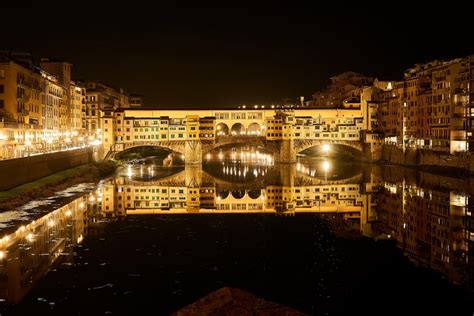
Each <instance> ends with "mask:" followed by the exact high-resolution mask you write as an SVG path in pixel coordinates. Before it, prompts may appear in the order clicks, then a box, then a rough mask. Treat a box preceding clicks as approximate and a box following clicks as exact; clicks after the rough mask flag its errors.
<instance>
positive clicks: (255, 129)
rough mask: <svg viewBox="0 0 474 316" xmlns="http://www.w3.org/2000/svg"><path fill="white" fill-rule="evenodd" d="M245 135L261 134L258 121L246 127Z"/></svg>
mask: <svg viewBox="0 0 474 316" xmlns="http://www.w3.org/2000/svg"><path fill="white" fill-rule="evenodd" d="M247 135H251V136H260V135H262V127H261V125H260V124H258V123H255V122H254V123H250V125H249V126H248V127H247Z"/></svg>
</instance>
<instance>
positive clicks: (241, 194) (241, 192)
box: [232, 190, 245, 199]
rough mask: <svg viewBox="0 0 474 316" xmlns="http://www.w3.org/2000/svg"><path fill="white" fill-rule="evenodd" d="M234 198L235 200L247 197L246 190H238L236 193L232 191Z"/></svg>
mask: <svg viewBox="0 0 474 316" xmlns="http://www.w3.org/2000/svg"><path fill="white" fill-rule="evenodd" d="M232 196H233V197H234V198H235V199H241V198H243V197H244V196H245V190H236V191H232Z"/></svg>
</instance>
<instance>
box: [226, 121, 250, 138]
mask: <svg viewBox="0 0 474 316" xmlns="http://www.w3.org/2000/svg"><path fill="white" fill-rule="evenodd" d="M230 135H231V136H240V135H246V130H245V127H244V125H243V124H242V123H235V124H234V125H232V128H231V129H230Z"/></svg>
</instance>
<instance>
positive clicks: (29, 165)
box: [0, 148, 92, 191]
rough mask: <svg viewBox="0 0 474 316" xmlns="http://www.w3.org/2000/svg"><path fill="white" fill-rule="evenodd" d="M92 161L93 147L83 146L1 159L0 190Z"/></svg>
mask: <svg viewBox="0 0 474 316" xmlns="http://www.w3.org/2000/svg"><path fill="white" fill-rule="evenodd" d="M91 161H92V149H90V148H81V149H76V150H70V151H63V152H57V153H51V154H45V155H38V156H31V157H25V158H18V159H11V160H0V191H5V190H9V189H11V188H14V187H16V186H19V185H22V184H25V183H27V182H30V181H33V180H36V179H39V178H43V177H46V176H49V175H51V174H53V173H56V172H59V171H62V170H65V169H69V168H74V167H77V166H79V165H83V164H86V163H89V162H91Z"/></svg>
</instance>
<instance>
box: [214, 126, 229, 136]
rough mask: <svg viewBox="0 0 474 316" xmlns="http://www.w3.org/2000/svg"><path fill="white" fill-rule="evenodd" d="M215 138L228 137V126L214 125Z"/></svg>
mask: <svg viewBox="0 0 474 316" xmlns="http://www.w3.org/2000/svg"><path fill="white" fill-rule="evenodd" d="M216 136H229V126H227V124H225V123H219V124H217V125H216Z"/></svg>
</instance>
